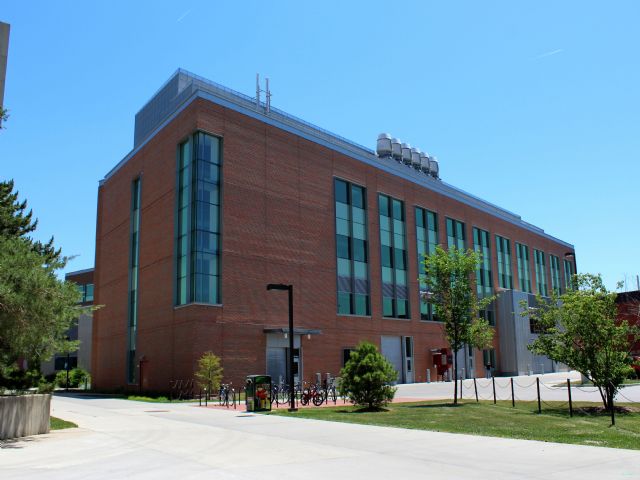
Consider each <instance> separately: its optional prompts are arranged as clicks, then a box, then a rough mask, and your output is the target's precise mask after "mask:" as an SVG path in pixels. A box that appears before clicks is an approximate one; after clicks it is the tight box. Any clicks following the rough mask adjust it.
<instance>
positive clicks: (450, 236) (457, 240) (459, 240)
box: [446, 218, 467, 250]
mask: <svg viewBox="0 0 640 480" xmlns="http://www.w3.org/2000/svg"><path fill="white" fill-rule="evenodd" d="M446 223H447V246H448V247H449V248H451V247H456V248H457V249H458V250H466V248H467V242H466V234H465V225H464V223H463V222H460V221H458V220H454V219H452V218H447V222H446Z"/></svg>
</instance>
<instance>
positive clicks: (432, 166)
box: [429, 157, 440, 178]
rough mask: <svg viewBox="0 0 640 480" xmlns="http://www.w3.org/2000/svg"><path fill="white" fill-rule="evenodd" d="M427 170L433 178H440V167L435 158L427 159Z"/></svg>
mask: <svg viewBox="0 0 640 480" xmlns="http://www.w3.org/2000/svg"><path fill="white" fill-rule="evenodd" d="M429 170H430V173H431V176H432V177H433V178H440V176H439V173H440V167H439V166H438V159H437V158H436V157H429Z"/></svg>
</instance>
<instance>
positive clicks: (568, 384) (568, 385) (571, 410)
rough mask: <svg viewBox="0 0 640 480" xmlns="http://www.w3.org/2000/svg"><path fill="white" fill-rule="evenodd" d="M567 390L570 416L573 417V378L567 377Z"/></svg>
mask: <svg viewBox="0 0 640 480" xmlns="http://www.w3.org/2000/svg"><path fill="white" fill-rule="evenodd" d="M567 391H568V392H569V416H570V417H573V404H572V403H571V380H569V379H568V378H567Z"/></svg>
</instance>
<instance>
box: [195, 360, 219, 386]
mask: <svg viewBox="0 0 640 480" xmlns="http://www.w3.org/2000/svg"><path fill="white" fill-rule="evenodd" d="M195 377H196V381H197V382H198V385H200V387H201V388H204V389H205V390H206V392H207V396H209V395H210V394H211V393H212V392H215V391H217V390H218V389H219V388H220V382H221V381H222V365H220V358H219V357H217V356H216V355H214V353H213V352H205V353H203V354H202V356H201V357H200V359H199V360H198V369H197V370H196V373H195Z"/></svg>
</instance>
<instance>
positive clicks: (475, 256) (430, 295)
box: [420, 246, 495, 404]
mask: <svg viewBox="0 0 640 480" xmlns="http://www.w3.org/2000/svg"><path fill="white" fill-rule="evenodd" d="M481 258H482V257H481V255H480V254H479V253H476V252H474V251H472V250H467V251H464V250H460V249H457V248H456V247H453V246H452V247H449V250H444V249H443V248H442V247H440V246H437V247H436V250H435V252H434V253H433V254H431V255H425V257H424V260H423V264H424V271H425V275H423V276H422V277H421V278H420V281H421V282H422V284H423V285H424V286H425V287H426V291H425V293H424V294H423V299H424V300H425V301H428V302H431V303H432V304H433V305H434V307H435V310H436V314H437V315H438V317H439V318H440V319H442V321H443V322H444V331H445V336H446V338H447V341H448V342H449V346H450V347H451V350H453V352H454V355H453V378H454V394H453V403H454V404H457V403H458V388H457V384H456V383H455V380H456V379H457V378H458V361H457V358H456V357H457V355H456V354H455V353H456V352H458V351H459V350H460V349H462V348H463V347H465V346H466V345H472V346H474V347H476V348H480V349H482V348H487V347H489V346H490V345H491V344H492V341H493V329H492V328H491V327H490V326H489V323H488V322H487V321H486V320H485V319H483V318H480V317H479V311H480V310H482V309H483V308H485V307H486V306H487V305H489V303H491V302H492V301H493V300H495V296H489V297H484V298H482V299H480V300H479V299H478V297H477V294H476V289H475V285H474V283H473V280H472V278H473V275H474V273H475V272H476V269H477V268H478V265H479V264H480V260H481Z"/></svg>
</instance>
